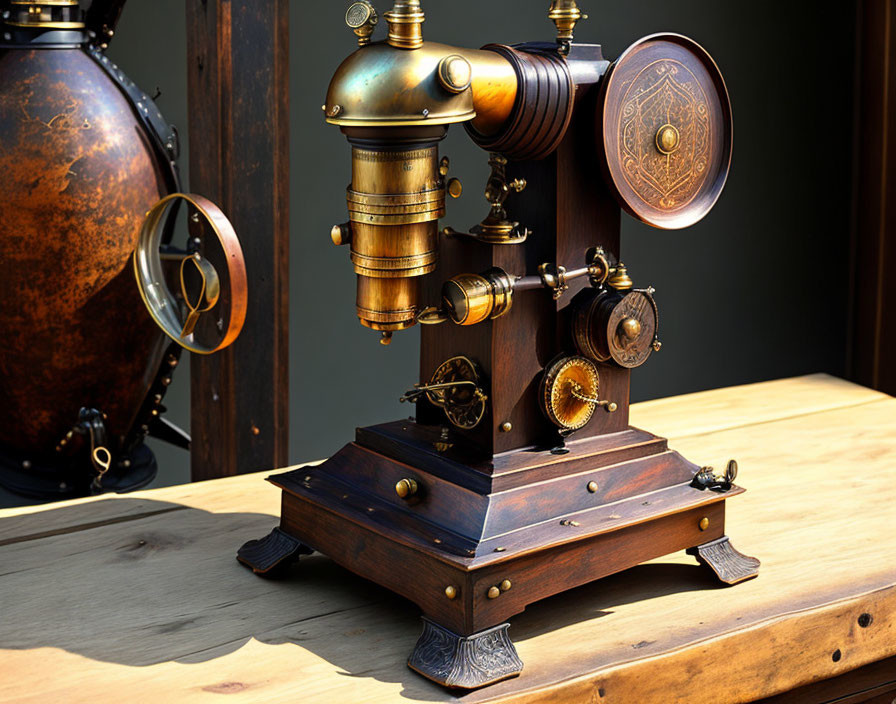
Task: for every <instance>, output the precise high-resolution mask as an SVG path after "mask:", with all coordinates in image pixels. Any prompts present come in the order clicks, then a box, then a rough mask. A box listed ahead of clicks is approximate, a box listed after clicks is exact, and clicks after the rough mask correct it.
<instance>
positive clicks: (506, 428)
mask: <svg viewBox="0 0 896 704" xmlns="http://www.w3.org/2000/svg"><path fill="white" fill-rule="evenodd" d="M511 430H513V423H511V422H510V421H509V420H505V421H504V422H503V423H501V432H502V433H509V432H510V431H511Z"/></svg>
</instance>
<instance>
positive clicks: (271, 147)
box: [186, 0, 289, 481]
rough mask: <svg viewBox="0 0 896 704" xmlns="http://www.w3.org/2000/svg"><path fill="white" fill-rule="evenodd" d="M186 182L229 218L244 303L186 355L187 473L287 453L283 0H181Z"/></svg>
mask: <svg viewBox="0 0 896 704" xmlns="http://www.w3.org/2000/svg"><path fill="white" fill-rule="evenodd" d="M186 14H187V58H188V81H189V83H188V87H189V110H190V124H189V129H190V189H191V190H193V191H195V192H196V193H201V194H203V195H205V196H206V197H208V198H210V199H211V200H213V201H215V202H216V203H217V204H218V205H219V206H220V207H221V208H222V210H223V211H224V213H225V214H226V215H227V216H228V217H229V218H230V220H231V221H232V222H233V225H234V227H235V229H236V231H237V234H238V235H239V237H240V240H241V242H242V246H243V250H244V253H245V258H246V268H247V270H248V274H249V310H248V315H247V318H246V325H245V327H244V329H243V332H242V335H241V336H240V338H239V339H238V340H237V341H236V343H234V345H233V346H232V347H230V348H229V349H227V350H225V351H223V352H221V353H218V354H216V355H214V356H212V357H208V358H198V357H194V358H193V360H192V384H191V398H192V436H193V447H192V476H193V480H194V481H195V480H200V479H210V478H213V477H220V476H229V475H234V474H241V473H244V472H252V471H257V470H260V469H263V468H266V467H277V466H282V465H284V464H286V463H287V441H288V430H289V428H288V422H287V421H288V402H289V389H288V356H287V352H288V350H287V342H288V318H287V311H288V301H289V286H288V273H289V215H288V213H289V192H288V189H289V70H288V63H289V22H288V17H289V2H288V0H270V1H269V2H255V1H254V0H187V3H186Z"/></svg>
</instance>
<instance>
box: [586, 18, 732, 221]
mask: <svg viewBox="0 0 896 704" xmlns="http://www.w3.org/2000/svg"><path fill="white" fill-rule="evenodd" d="M598 104H599V107H598V121H597V122H598V124H597V144H598V145H603V148H602V150H601V151H602V156H603V159H602V162H603V163H602V166H603V169H604V172H605V174H606V177H607V182H608V184H610V185H611V187H612V188H613V190H614V191H615V194H616V197H617V199H618V200H619V202H620V205H622V207H623V208H625V209H626V210H627V211H628V212H629V213H631V214H632V215H634V216H635V217H636V218H638V219H639V220H642V221H643V222H646V223H648V224H650V225H653V226H655V227H661V228H664V229H678V228H682V227H688V226H690V225H693V224H694V223H695V222H697V221H698V220H700V219H701V218H702V217H703V216H704V215H706V213H708V212H709V210H710V209H711V208H712V206H713V205H714V204H715V202H716V200H717V199H718V197H719V195H720V194H721V192H722V188H723V187H724V185H725V180H726V179H727V177H728V168H729V165H730V163H731V106H730V103H729V100H728V92H727V90H726V88H725V82H724V80H723V79H722V75H721V73H720V72H719V69H718V68H717V67H716V65H715V63H714V62H713V60H712V58H710V56H709V54H707V53H706V52H705V51H704V50H703V48H702V47H700V46H699V45H698V44H696V43H695V42H693V41H691V40H690V39H687V38H686V37H682V36H679V35H675V34H658V35H654V36H651V37H645V38H644V39H641V40H640V41H638V42H636V43H635V44H633V45H632V46H631V47H629V48H628V49H627V50H626V51H625V52H624V53H623V54H622V56H620V57H619V59H617V61H616V62H615V63H614V64H613V66H612V67H611V69H610V72H609V74H608V76H607V78H606V79H605V80H604V82H603V85H602V87H601V94H600V98H599V103H598Z"/></svg>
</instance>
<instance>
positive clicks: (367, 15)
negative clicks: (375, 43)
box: [345, 0, 379, 46]
mask: <svg viewBox="0 0 896 704" xmlns="http://www.w3.org/2000/svg"><path fill="white" fill-rule="evenodd" d="M378 21H379V17H378V16H377V14H376V10H375V9H374V7H373V5H371V4H370V3H369V2H368V1H367V0H359V2H353V3H352V4H351V5H350V6H349V8H348V10H346V12H345V23H346V24H347V25H348V26H349V27H350V28H351V30H352V31H353V32H354V33H355V34H356V35H357V36H358V46H367V45H368V44H370V36H371V35H372V34H373V30H374V29H376V24H377V22H378Z"/></svg>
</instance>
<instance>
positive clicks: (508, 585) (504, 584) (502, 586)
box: [499, 579, 513, 592]
mask: <svg viewBox="0 0 896 704" xmlns="http://www.w3.org/2000/svg"><path fill="white" fill-rule="evenodd" d="M512 586H513V584H511V583H510V580H509V579H505V580H504V581H503V582H501V584H500V585H499V587H500V589H501V591H502V592H506V591H508V590H509V589H510V588H511V587H512Z"/></svg>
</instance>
